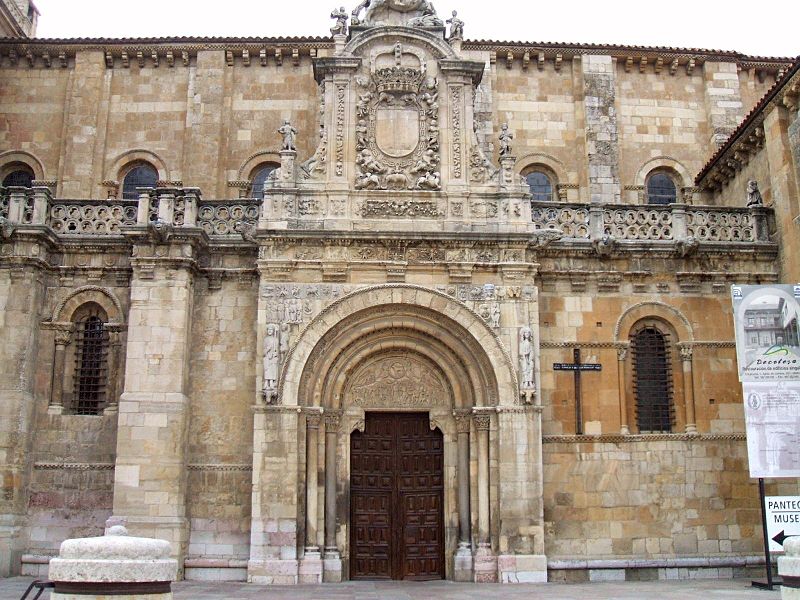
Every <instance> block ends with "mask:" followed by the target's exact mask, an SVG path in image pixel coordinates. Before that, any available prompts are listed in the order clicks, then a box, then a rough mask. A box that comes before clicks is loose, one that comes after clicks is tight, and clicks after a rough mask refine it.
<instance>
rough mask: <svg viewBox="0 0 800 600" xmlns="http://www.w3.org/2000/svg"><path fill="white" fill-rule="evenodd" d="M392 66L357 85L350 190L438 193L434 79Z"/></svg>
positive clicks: (399, 63)
mask: <svg viewBox="0 0 800 600" xmlns="http://www.w3.org/2000/svg"><path fill="white" fill-rule="evenodd" d="M394 55H395V65H394V66H391V67H383V68H379V69H376V70H374V71H373V72H372V73H371V75H370V77H369V79H366V78H364V79H362V80H361V81H360V83H361V88H362V90H363V91H362V92H360V93H359V100H358V103H357V104H356V151H357V156H356V167H357V174H356V181H355V187H356V189H360V190H363V189H378V190H387V189H390V190H408V189H422V190H438V189H440V188H441V175H440V172H439V163H440V156H439V92H438V87H439V86H438V81H437V80H436V79H435V78H433V77H427V75H426V72H425V68H424V66H423V67H422V68H419V69H417V68H413V67H409V66H403V64H402V56H403V50H402V48H401V46H400V44H399V43H398V44H397V45H396V46H395V48H394Z"/></svg>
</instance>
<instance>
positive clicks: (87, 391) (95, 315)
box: [69, 303, 109, 415]
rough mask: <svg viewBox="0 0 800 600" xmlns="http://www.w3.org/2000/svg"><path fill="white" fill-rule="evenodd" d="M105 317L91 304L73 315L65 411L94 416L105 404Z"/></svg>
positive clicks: (106, 334)
mask: <svg viewBox="0 0 800 600" xmlns="http://www.w3.org/2000/svg"><path fill="white" fill-rule="evenodd" d="M106 320H107V317H106V314H105V312H104V311H103V309H102V308H101V307H100V306H98V305H96V304H93V303H90V304H88V305H86V306H84V307H81V309H79V310H78V311H77V312H76V322H75V369H74V375H73V381H72V387H73V396H72V402H71V403H70V406H69V409H70V410H69V412H70V413H72V414H76V415H98V414H100V413H101V412H102V410H103V408H104V407H105V405H106V388H107V384H108V346H109V336H108V332H107V331H106V329H105V321H106Z"/></svg>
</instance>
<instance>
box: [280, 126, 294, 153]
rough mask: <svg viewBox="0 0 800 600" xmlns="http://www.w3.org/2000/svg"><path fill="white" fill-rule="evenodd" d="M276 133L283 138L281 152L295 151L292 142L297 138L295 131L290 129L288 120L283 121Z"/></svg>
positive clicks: (292, 128)
mask: <svg viewBox="0 0 800 600" xmlns="http://www.w3.org/2000/svg"><path fill="white" fill-rule="evenodd" d="M278 133H280V134H281V135H282V136H283V148H282V150H292V151H296V150H297V148H296V147H295V145H294V140H295V138H296V137H297V129H295V128H294V127H292V123H291V122H290V121H289V119H286V120H284V122H283V125H282V126H281V127H280V129H278Z"/></svg>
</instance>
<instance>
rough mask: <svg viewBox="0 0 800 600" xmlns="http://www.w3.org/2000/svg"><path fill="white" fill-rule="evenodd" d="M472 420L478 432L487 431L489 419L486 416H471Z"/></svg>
mask: <svg viewBox="0 0 800 600" xmlns="http://www.w3.org/2000/svg"><path fill="white" fill-rule="evenodd" d="M472 420H473V422H474V423H475V429H477V430H478V431H489V423H490V421H491V417H490V416H489V415H488V414H475V415H472Z"/></svg>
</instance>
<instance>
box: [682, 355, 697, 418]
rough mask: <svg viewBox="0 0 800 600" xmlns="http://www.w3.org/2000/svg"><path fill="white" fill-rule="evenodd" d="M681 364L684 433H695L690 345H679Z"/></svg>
mask: <svg viewBox="0 0 800 600" xmlns="http://www.w3.org/2000/svg"><path fill="white" fill-rule="evenodd" d="M680 353H681V364H682V365H683V404H684V407H685V411H686V412H685V415H686V420H685V423H686V433H693V434H696V433H697V423H696V418H695V411H694V372H693V370H692V354H693V349H692V347H691V346H681V347H680Z"/></svg>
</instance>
